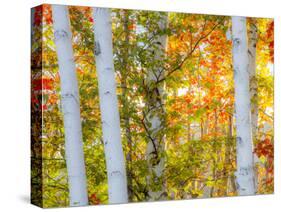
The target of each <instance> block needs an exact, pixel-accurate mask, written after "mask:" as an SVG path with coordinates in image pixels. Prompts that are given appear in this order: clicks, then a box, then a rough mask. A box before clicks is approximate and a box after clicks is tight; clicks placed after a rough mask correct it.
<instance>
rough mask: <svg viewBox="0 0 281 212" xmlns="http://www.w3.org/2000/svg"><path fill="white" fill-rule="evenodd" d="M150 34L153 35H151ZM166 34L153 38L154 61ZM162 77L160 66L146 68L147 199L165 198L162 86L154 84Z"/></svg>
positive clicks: (162, 51) (161, 25)
mask: <svg viewBox="0 0 281 212" xmlns="http://www.w3.org/2000/svg"><path fill="white" fill-rule="evenodd" d="M167 24H168V14H165V15H164V16H162V17H161V18H160V20H159V23H158V25H159V29H160V30H164V29H166V28H167ZM151 36H155V35H153V33H152V35H151ZM167 39H168V36H167V35H162V36H158V37H157V39H155V43H157V44H158V45H159V49H157V50H156V51H155V55H154V59H155V60H156V61H161V60H163V56H164V54H165V51H166V48H167ZM163 77H164V72H163V69H162V67H157V68H156V69H155V68H152V69H150V70H148V77H147V86H148V87H149V88H150V89H151V87H152V89H151V90H150V91H149V94H148V95H149V97H148V100H147V101H148V102H147V104H148V113H147V114H146V120H147V122H148V124H147V128H148V134H149V135H148V137H149V139H148V143H147V148H146V157H147V163H148V171H149V175H148V177H147V184H148V193H149V200H150V201H155V200H165V199H166V192H165V179H164V167H165V157H164V154H163V152H164V150H165V143H164V142H165V135H163V132H162V131H163V128H164V123H163V122H164V120H163V119H164V113H165V111H164V108H163V94H164V86H163V84H162V85H159V84H158V85H157V86H155V85H156V83H157V81H158V80H159V79H162V78H163Z"/></svg>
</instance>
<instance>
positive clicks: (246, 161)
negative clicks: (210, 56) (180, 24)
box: [232, 17, 255, 195]
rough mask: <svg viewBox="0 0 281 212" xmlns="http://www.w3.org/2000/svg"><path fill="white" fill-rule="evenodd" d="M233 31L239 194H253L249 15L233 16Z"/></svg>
mask: <svg viewBox="0 0 281 212" xmlns="http://www.w3.org/2000/svg"><path fill="white" fill-rule="evenodd" d="M232 33H233V37H232V42H233V50H232V54H233V66H234V84H235V112H236V114H235V115H236V133H237V135H236V136H237V140H236V142H237V143H236V145H237V171H236V180H237V189H238V193H239V195H253V194H255V181H254V167H253V144H252V134H251V118H250V114H251V105H250V92H249V72H248V66H249V61H248V42H247V27H246V18H244V17H232Z"/></svg>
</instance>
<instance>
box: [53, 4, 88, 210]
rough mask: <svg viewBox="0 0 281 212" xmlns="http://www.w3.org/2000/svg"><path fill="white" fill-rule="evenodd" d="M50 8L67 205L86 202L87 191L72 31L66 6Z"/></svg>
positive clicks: (78, 204) (84, 203) (85, 203)
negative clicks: (68, 199) (63, 141)
mask: <svg viewBox="0 0 281 212" xmlns="http://www.w3.org/2000/svg"><path fill="white" fill-rule="evenodd" d="M52 11H53V20H54V35H55V44H56V48H57V57H58V64H59V73H60V84H61V103H62V111H63V119H64V129H65V155H66V165H67V172H68V184H69V197H70V206H81V205H87V204H88V192H87V180H86V171H85V162H84V153H83V142H82V129H81V120H80V102H79V91H78V83H77V77H76V72H75V63H74V58H73V49H72V41H71V38H72V34H71V31H70V22H69V15H68V8H67V6H61V5H53V6H52Z"/></svg>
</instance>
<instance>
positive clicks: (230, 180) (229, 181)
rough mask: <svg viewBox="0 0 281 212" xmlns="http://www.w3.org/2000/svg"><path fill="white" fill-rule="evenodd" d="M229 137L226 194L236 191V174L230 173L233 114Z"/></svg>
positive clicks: (229, 118) (226, 159)
mask: <svg viewBox="0 0 281 212" xmlns="http://www.w3.org/2000/svg"><path fill="white" fill-rule="evenodd" d="M227 133H228V136H227V137H228V138H227V143H226V146H225V148H226V150H225V165H224V166H225V173H224V174H225V193H224V196H228V194H229V193H230V191H231V192H235V191H236V186H235V179H234V176H232V174H231V173H230V168H231V163H232V161H231V151H232V148H231V147H232V145H231V144H232V139H233V127H232V115H229V117H228V132H227ZM229 186H231V189H229Z"/></svg>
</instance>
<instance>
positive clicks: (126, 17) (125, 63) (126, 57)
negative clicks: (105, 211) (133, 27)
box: [120, 10, 133, 202]
mask: <svg viewBox="0 0 281 212" xmlns="http://www.w3.org/2000/svg"><path fill="white" fill-rule="evenodd" d="M123 12H124V15H123V25H124V26H123V28H124V33H125V41H124V52H123V53H122V63H123V70H120V72H121V88H122V104H123V108H122V114H123V119H124V125H125V136H126V140H127V145H128V150H127V151H128V152H127V155H126V159H127V164H126V165H127V184H128V200H129V201H130V202H131V201H132V199H133V185H132V152H133V150H132V142H133V140H132V134H131V128H130V114H129V108H128V107H130V106H129V105H130V102H129V99H128V88H127V76H128V72H130V71H131V70H130V65H129V51H130V48H129V45H130V32H129V14H128V11H127V10H124V11H123Z"/></svg>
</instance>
